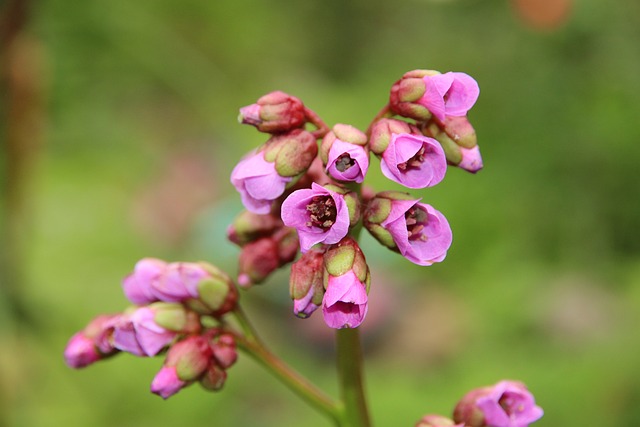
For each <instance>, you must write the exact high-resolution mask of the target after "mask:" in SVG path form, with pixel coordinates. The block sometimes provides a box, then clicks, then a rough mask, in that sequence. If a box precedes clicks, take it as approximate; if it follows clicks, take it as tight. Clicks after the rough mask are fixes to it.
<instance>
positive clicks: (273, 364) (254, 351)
mask: <svg viewBox="0 0 640 427" xmlns="http://www.w3.org/2000/svg"><path fill="white" fill-rule="evenodd" d="M234 314H235V318H236V320H237V321H238V323H239V325H240V327H241V328H242V330H243V333H244V335H239V334H236V333H234V335H235V338H236V342H237V344H238V347H239V348H240V349H241V350H243V351H244V352H246V353H247V354H248V355H249V356H251V357H253V358H254V359H255V360H256V361H257V362H258V363H260V364H261V365H262V366H263V367H265V368H266V369H267V370H268V371H269V372H271V374H273V375H274V376H275V377H276V378H277V379H278V380H280V381H281V382H282V383H283V384H284V385H286V386H287V387H289V388H290V389H291V390H292V391H293V392H294V393H296V394H297V395H298V396H300V397H301V398H302V399H303V400H305V401H306V402H307V403H308V404H309V405H311V406H312V407H313V408H315V409H316V410H318V411H319V412H321V413H323V414H324V415H326V416H327V417H329V418H330V419H332V420H333V422H334V423H335V425H336V426H341V425H342V423H341V414H340V407H341V406H340V404H339V403H338V402H336V401H334V399H332V398H331V397H329V396H327V395H326V394H325V393H324V392H323V391H322V390H320V389H318V388H317V387H316V386H314V385H313V384H312V383H311V382H309V380H307V379H306V378H304V377H303V376H302V375H300V374H299V373H298V372H296V371H295V370H294V369H293V368H291V367H290V366H288V365H287V364H285V363H284V362H283V361H282V360H281V359H279V358H278V357H277V356H275V355H274V354H273V353H271V352H270V351H269V350H268V349H267V348H266V347H265V346H264V344H262V342H261V341H260V339H259V338H258V336H257V334H256V332H255V330H254V329H253V327H252V326H251V323H250V322H249V320H248V318H247V317H246V316H245V315H244V313H243V312H242V311H241V310H240V308H239V307H238V308H236V310H235V311H234Z"/></svg>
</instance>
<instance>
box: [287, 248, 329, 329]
mask: <svg viewBox="0 0 640 427" xmlns="http://www.w3.org/2000/svg"><path fill="white" fill-rule="evenodd" d="M323 266H324V250H323V249H311V250H309V251H308V252H307V253H304V254H302V256H301V257H300V259H298V260H297V261H296V262H294V263H293V264H291V275H290V276H289V293H290V294H291V299H292V300H293V313H294V314H295V315H296V316H298V317H300V318H302V319H305V318H307V317H309V316H311V314H312V313H313V312H314V311H316V309H317V308H318V307H320V304H322V297H323V296H324V286H323V285H322V276H323V271H324V268H323Z"/></svg>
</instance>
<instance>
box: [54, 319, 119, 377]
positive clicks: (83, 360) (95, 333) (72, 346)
mask: <svg viewBox="0 0 640 427" xmlns="http://www.w3.org/2000/svg"><path fill="white" fill-rule="evenodd" d="M119 317H120V315H119V314H116V315H102V316H98V317H96V318H95V319H93V320H92V321H91V322H90V323H89V324H88V325H87V326H86V327H85V328H84V329H83V330H82V331H80V332H78V333H76V334H75V335H73V336H72V337H71V338H70V339H69V342H68V343H67V346H66V348H65V349H64V359H65V362H66V363H67V365H68V366H69V367H71V368H74V369H79V368H84V367H86V366H89V365H91V364H93V363H95V362H97V361H98V360H102V359H104V358H107V357H109V356H111V355H113V354H115V353H116V352H117V351H118V350H117V349H116V348H115V347H113V344H112V342H111V335H112V334H113V327H114V324H115V322H116V321H117V319H118V318H119Z"/></svg>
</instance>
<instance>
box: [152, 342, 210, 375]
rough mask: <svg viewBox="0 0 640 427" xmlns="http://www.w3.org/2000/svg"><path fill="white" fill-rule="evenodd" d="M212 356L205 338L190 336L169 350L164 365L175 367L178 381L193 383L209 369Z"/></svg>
mask: <svg viewBox="0 0 640 427" xmlns="http://www.w3.org/2000/svg"><path fill="white" fill-rule="evenodd" d="M212 355H213V353H212V351H211V347H210V346H209V342H208V341H207V339H206V338H205V337H202V336H199V335H191V336H188V337H187V338H185V339H183V340H181V341H178V342H176V343H175V344H173V345H172V346H171V347H170V348H169V351H168V352H167V358H166V360H165V362H164V365H165V366H168V367H171V366H173V367H175V369H176V374H177V376H178V378H179V379H180V380H182V381H194V380H196V379H198V377H200V376H201V375H202V374H203V373H204V372H205V371H206V369H207V368H208V367H209V364H210V363H211V357H212Z"/></svg>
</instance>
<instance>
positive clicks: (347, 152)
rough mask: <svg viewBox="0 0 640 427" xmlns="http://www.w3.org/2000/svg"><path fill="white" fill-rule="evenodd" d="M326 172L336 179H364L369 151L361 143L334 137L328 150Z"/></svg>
mask: <svg viewBox="0 0 640 427" xmlns="http://www.w3.org/2000/svg"><path fill="white" fill-rule="evenodd" d="M326 170H327V172H328V173H329V175H331V177H332V178H334V179H336V180H338V181H354V182H357V183H358V184H360V183H362V181H364V177H365V175H366V174H367V170H369V153H367V151H366V150H365V148H364V147H362V146H361V145H355V144H350V143H348V142H343V141H340V140H339V139H336V140H335V141H334V142H333V145H332V146H331V149H330V150H329V156H328V160H327V168H326Z"/></svg>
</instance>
